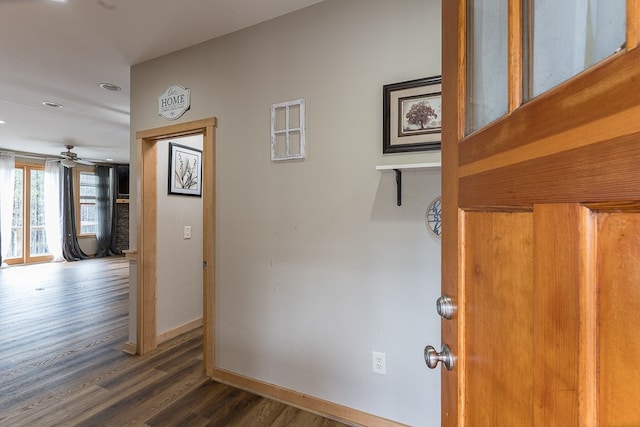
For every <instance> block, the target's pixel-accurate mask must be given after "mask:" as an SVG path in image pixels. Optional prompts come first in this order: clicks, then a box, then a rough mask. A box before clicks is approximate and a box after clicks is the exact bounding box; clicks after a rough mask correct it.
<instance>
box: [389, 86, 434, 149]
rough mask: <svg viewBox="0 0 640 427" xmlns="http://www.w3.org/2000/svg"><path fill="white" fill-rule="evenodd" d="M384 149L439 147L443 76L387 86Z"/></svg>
mask: <svg viewBox="0 0 640 427" xmlns="http://www.w3.org/2000/svg"><path fill="white" fill-rule="evenodd" d="M382 92H383V104H382V110H383V119H382V122H383V140H382V152H383V153H384V154H388V153H401V152H411V151H428V150H439V149H440V146H441V139H442V137H441V134H442V113H441V112H442V78H441V76H434V77H427V78H423V79H417V80H409V81H406V82H400V83H393V84H388V85H385V86H383V91H382Z"/></svg>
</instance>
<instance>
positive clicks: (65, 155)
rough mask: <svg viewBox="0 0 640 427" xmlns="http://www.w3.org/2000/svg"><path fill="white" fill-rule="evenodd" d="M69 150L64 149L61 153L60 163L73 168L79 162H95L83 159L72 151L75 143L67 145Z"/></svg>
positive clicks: (89, 163)
mask: <svg viewBox="0 0 640 427" xmlns="http://www.w3.org/2000/svg"><path fill="white" fill-rule="evenodd" d="M65 147H66V148H67V151H63V152H62V153H60V155H61V156H62V159H60V163H61V164H62V166H64V167H65V168H73V167H75V166H76V165H78V164H82V165H89V166H93V165H94V164H95V163H93V162H90V161H88V160H82V159H80V158H79V157H78V155H77V154H76V153H74V152H73V151H71V150H72V149H73V145H70V144H69V145H65Z"/></svg>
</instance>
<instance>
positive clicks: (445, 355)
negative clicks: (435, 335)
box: [424, 344, 456, 371]
mask: <svg viewBox="0 0 640 427" xmlns="http://www.w3.org/2000/svg"><path fill="white" fill-rule="evenodd" d="M424 362H425V363H426V364H427V367H428V368H429V369H435V368H436V367H437V366H438V362H442V364H443V365H444V367H445V368H447V370H448V371H450V370H452V369H453V366H454V365H455V364H456V358H455V356H454V355H453V353H451V350H450V349H449V346H448V345H446V344H444V345H443V346H442V351H441V352H440V353H438V352H437V351H436V349H435V348H433V346H432V345H428V346H426V347H425V348H424Z"/></svg>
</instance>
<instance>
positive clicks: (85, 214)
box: [76, 170, 98, 236]
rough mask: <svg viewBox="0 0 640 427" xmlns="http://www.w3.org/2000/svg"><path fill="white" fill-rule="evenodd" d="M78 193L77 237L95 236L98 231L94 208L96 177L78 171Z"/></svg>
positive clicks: (96, 212) (96, 214)
mask: <svg viewBox="0 0 640 427" xmlns="http://www.w3.org/2000/svg"><path fill="white" fill-rule="evenodd" d="M79 177H80V180H79V181H80V191H79V197H78V201H79V203H78V204H79V206H78V207H79V209H78V212H77V214H76V215H77V216H78V218H79V225H78V235H79V236H87V235H95V234H96V232H97V231H98V210H97V207H96V190H97V188H96V187H97V177H96V175H95V173H93V172H87V171H82V170H81V171H79Z"/></svg>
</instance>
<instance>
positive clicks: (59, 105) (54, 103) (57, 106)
mask: <svg viewBox="0 0 640 427" xmlns="http://www.w3.org/2000/svg"><path fill="white" fill-rule="evenodd" d="M42 105H46V106H47V107H51V108H62V104H58V103H57V102H53V101H42Z"/></svg>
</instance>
